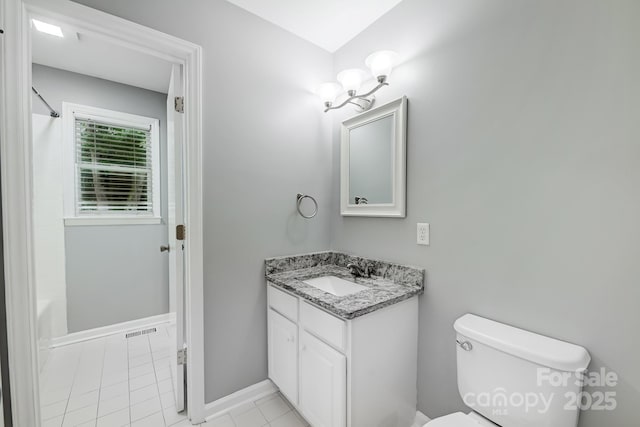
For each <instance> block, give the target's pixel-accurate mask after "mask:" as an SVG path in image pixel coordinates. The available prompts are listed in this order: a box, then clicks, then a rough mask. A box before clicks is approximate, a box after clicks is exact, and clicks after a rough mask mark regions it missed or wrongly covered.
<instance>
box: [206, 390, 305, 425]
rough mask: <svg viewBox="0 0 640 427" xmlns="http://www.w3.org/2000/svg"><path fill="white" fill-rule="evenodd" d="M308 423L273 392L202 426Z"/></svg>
mask: <svg viewBox="0 0 640 427" xmlns="http://www.w3.org/2000/svg"><path fill="white" fill-rule="evenodd" d="M308 426H309V424H308V423H307V422H306V421H305V420H304V419H303V418H302V417H301V416H300V414H298V413H297V412H296V411H295V410H294V409H293V408H292V407H291V405H290V404H289V402H287V401H286V399H284V398H283V397H282V395H281V394H280V393H274V394H271V395H269V396H267V397H264V398H262V399H260V400H256V401H255V402H249V403H246V404H244V405H242V406H239V407H237V408H235V409H232V410H231V411H229V413H227V414H224V415H222V416H220V417H216V418H214V419H212V420H210V421H208V422H206V423H204V424H202V427H308Z"/></svg>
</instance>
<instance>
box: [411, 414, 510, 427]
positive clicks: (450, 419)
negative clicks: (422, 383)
mask: <svg viewBox="0 0 640 427" xmlns="http://www.w3.org/2000/svg"><path fill="white" fill-rule="evenodd" d="M496 426H497V424H494V423H492V422H491V421H489V420H487V419H486V418H483V417H481V416H480V415H478V414H476V413H475V412H470V413H469V414H464V413H462V412H456V413H454V414H449V415H445V416H444V417H440V418H436V419H435V420H431V421H429V422H428V423H426V424H425V425H424V426H423V427H496Z"/></svg>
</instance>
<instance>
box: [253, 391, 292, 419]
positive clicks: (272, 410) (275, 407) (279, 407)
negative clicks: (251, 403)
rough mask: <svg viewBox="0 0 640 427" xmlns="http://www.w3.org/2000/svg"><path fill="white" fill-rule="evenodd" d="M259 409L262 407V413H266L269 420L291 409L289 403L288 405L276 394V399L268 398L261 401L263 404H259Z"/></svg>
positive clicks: (265, 415)
mask: <svg viewBox="0 0 640 427" xmlns="http://www.w3.org/2000/svg"><path fill="white" fill-rule="evenodd" d="M258 409H260V412H262V415H264V417H265V418H266V419H267V421H269V422H271V421H273V420H275V419H276V418H280V417H281V416H283V415H284V414H286V413H287V412H289V411H291V408H289V405H287V404H286V403H285V402H284V400H282V398H281V397H280V396H276V397H275V398H274V399H271V400H267V401H266V402H261V404H260V405H258Z"/></svg>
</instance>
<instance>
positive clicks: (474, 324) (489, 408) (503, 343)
mask: <svg viewBox="0 0 640 427" xmlns="http://www.w3.org/2000/svg"><path fill="white" fill-rule="evenodd" d="M454 329H455V331H456V359H457V369H458V391H459V392H460V396H462V399H463V401H464V403H465V404H466V405H467V406H468V407H470V408H471V409H472V411H471V412H470V413H468V414H464V413H462V412H456V413H454V414H449V415H446V416H443V417H440V418H436V419H434V420H431V421H429V422H428V423H426V424H425V425H424V427H495V426H499V427H576V426H577V425H578V417H579V415H580V410H579V408H578V407H577V405H573V406H572V405H571V398H570V396H578V397H579V396H580V393H581V391H582V384H581V381H580V380H581V378H582V376H583V374H584V373H585V372H586V369H587V366H588V365H589V362H590V361H591V357H590V356H589V353H588V352H587V350H586V349H585V348H583V347H580V346H578V345H574V344H570V343H567V342H564V341H560V340H557V339H553V338H549V337H546V336H542V335H538V334H534V333H532V332H528V331H525V330H522V329H518V328H514V327H512V326H508V325H505V324H502V323H499V322H495V321H493V320H489V319H485V318H483V317H479V316H475V315H473V314H465V315H464V316H462V317H460V318H459V319H458V320H456V322H455V324H454ZM573 402H574V403H575V400H574V401H573Z"/></svg>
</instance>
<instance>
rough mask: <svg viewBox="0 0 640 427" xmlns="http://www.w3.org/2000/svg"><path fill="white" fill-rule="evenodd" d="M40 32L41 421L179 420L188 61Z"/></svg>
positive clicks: (55, 28) (36, 35)
mask: <svg viewBox="0 0 640 427" xmlns="http://www.w3.org/2000/svg"><path fill="white" fill-rule="evenodd" d="M31 23H32V28H31V42H32V84H33V104H32V105H33V107H32V108H33V114H32V149H31V153H32V165H33V168H32V172H33V176H32V185H33V205H32V206H33V224H34V234H33V242H34V247H33V250H34V268H35V284H36V286H35V291H36V319H37V332H38V348H39V352H38V355H39V357H38V359H39V360H38V362H39V363H38V369H39V374H40V410H41V420H42V422H43V425H52V426H53V425H58V426H60V425H63V426H64V425H77V424H84V423H88V424H91V423H92V422H97V424H109V425H112V424H119V423H122V424H132V423H136V422H151V421H149V420H152V421H153V424H154V425H158V426H161V425H172V424H175V423H176V422H178V421H181V420H183V419H186V414H185V413H184V412H185V411H184V410H185V402H184V395H185V393H184V375H183V372H182V370H183V364H182V363H180V364H178V363H177V357H176V356H174V354H177V350H181V349H182V348H183V347H184V340H183V337H184V333H183V331H182V328H183V325H184V322H183V321H182V319H183V318H184V312H183V310H182V305H181V304H175V302H174V301H176V300H179V301H182V300H183V295H182V292H183V286H182V283H183V281H184V278H183V276H182V272H183V268H182V265H183V261H184V253H183V250H182V247H181V244H180V245H178V244H177V242H176V240H175V236H174V235H175V233H172V236H171V237H172V238H170V230H169V228H171V229H172V230H175V228H176V226H177V225H178V224H181V223H182V222H183V218H182V212H183V211H184V208H183V200H182V198H181V195H182V194H183V191H182V183H183V181H184V180H183V176H182V169H183V168H182V165H181V163H180V161H176V159H180V160H181V159H182V153H181V150H182V144H181V141H182V139H183V135H182V126H181V121H182V114H180V113H179V112H178V111H175V105H174V104H175V97H176V96H175V94H176V93H182V86H183V80H182V78H181V76H182V71H181V65H180V64H174V63H171V62H169V61H166V60H163V59H160V58H156V57H153V56H150V55H146V54H144V53H142V52H138V51H134V50H132V49H130V48H128V47H125V46H121V45H117V44H114V43H113V42H112V41H110V40H109V39H108V38H99V37H96V36H95V34H93V33H91V32H89V31H86V30H79V29H77V28H75V27H74V26H73V25H70V24H68V23H66V22H64V21H62V20H59V19H51V18H49V17H42V18H41V19H37V18H35V17H34V18H32V19H31ZM36 88H37V89H36ZM169 178H170V179H169ZM180 243H181V242H180ZM170 263H171V265H170ZM170 272H171V274H170ZM170 302H171V303H170Z"/></svg>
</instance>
